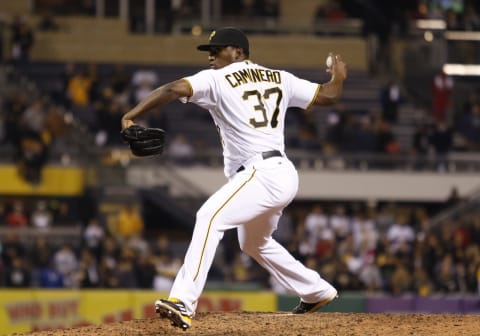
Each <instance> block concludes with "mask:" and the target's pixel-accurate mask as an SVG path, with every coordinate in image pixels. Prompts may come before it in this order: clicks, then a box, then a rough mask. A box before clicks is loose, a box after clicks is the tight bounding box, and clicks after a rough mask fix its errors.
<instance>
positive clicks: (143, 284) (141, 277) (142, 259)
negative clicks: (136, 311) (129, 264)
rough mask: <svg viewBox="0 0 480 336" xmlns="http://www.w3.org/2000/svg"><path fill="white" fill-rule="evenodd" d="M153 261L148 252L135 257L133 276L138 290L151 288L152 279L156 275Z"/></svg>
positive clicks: (151, 255) (154, 258)
mask: <svg viewBox="0 0 480 336" xmlns="http://www.w3.org/2000/svg"><path fill="white" fill-rule="evenodd" d="M155 261H156V257H155V256H154V255H153V254H151V253H150V252H149V251H148V252H146V253H142V254H140V255H138V256H137V258H136V262H135V274H136V275H137V283H138V287H139V288H142V289H152V288H153V283H154V279H155V276H156V274H157V270H156V265H155Z"/></svg>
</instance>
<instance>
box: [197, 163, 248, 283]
mask: <svg viewBox="0 0 480 336" xmlns="http://www.w3.org/2000/svg"><path fill="white" fill-rule="evenodd" d="M256 171H257V170H256V169H255V168H254V169H253V173H252V175H250V177H249V178H248V180H246V181H245V182H243V184H242V185H241V186H240V187H239V188H238V189H237V190H235V192H234V193H233V194H232V195H231V196H230V197H229V198H228V199H227V200H226V201H225V203H223V204H222V206H221V207H220V208H218V210H217V211H215V213H214V214H213V216H212V218H211V219H210V222H209V223H208V230H207V236H206V237H205V241H204V242H203V247H202V253H200V261H199V263H198V267H197V272H196V273H195V276H194V277H193V281H196V280H197V277H198V273H200V265H201V264H202V259H203V254H204V253H205V246H206V245H207V240H208V236H209V235H210V228H211V227H212V222H213V220H214V219H215V217H216V216H217V215H218V213H219V212H220V210H222V209H223V208H224V207H225V205H227V203H228V202H230V200H231V199H232V198H233V197H234V196H235V195H236V194H237V193H238V192H239V191H240V190H241V189H242V188H243V187H245V185H247V183H248V182H250V181H251V180H252V178H253V176H254V175H255V172H256Z"/></svg>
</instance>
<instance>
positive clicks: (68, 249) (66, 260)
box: [53, 242, 78, 288]
mask: <svg viewBox="0 0 480 336" xmlns="http://www.w3.org/2000/svg"><path fill="white" fill-rule="evenodd" d="M53 261H54V267H55V270H56V271H57V272H59V273H60V274H61V275H62V277H63V282H64V286H65V287H67V288H74V287H75V286H76V274H77V271H78V258H77V255H76V254H75V251H74V249H73V245H72V244H71V243H69V242H66V243H64V244H63V245H62V246H61V247H60V248H59V249H58V250H57V251H56V252H55V253H54V255H53Z"/></svg>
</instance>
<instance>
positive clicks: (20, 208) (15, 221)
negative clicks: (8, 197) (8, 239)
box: [5, 200, 29, 228]
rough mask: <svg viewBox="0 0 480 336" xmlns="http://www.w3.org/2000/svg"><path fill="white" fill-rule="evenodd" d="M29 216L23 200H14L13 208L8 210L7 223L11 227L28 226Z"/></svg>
mask: <svg viewBox="0 0 480 336" xmlns="http://www.w3.org/2000/svg"><path fill="white" fill-rule="evenodd" d="M28 222H29V217H28V213H27V212H26V209H25V204H24V202H23V201H22V200H15V201H13V204H12V208H11V210H10V211H9V212H8V214H7V217H6V221H5V224H6V225H7V227H10V228H26V227H27V226H28Z"/></svg>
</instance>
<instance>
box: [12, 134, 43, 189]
mask: <svg viewBox="0 0 480 336" xmlns="http://www.w3.org/2000/svg"><path fill="white" fill-rule="evenodd" d="M49 141H50V137H48V136H42V134H39V133H37V132H35V131H26V132H24V133H22V138H21V139H20V157H19V158H18V162H17V166H18V171H19V173H20V175H21V176H22V177H23V178H24V179H25V180H26V181H27V182H29V183H31V184H34V185H38V184H40V183H41V182H42V170H43V167H44V166H45V164H46V163H47V160H48V150H49Z"/></svg>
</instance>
